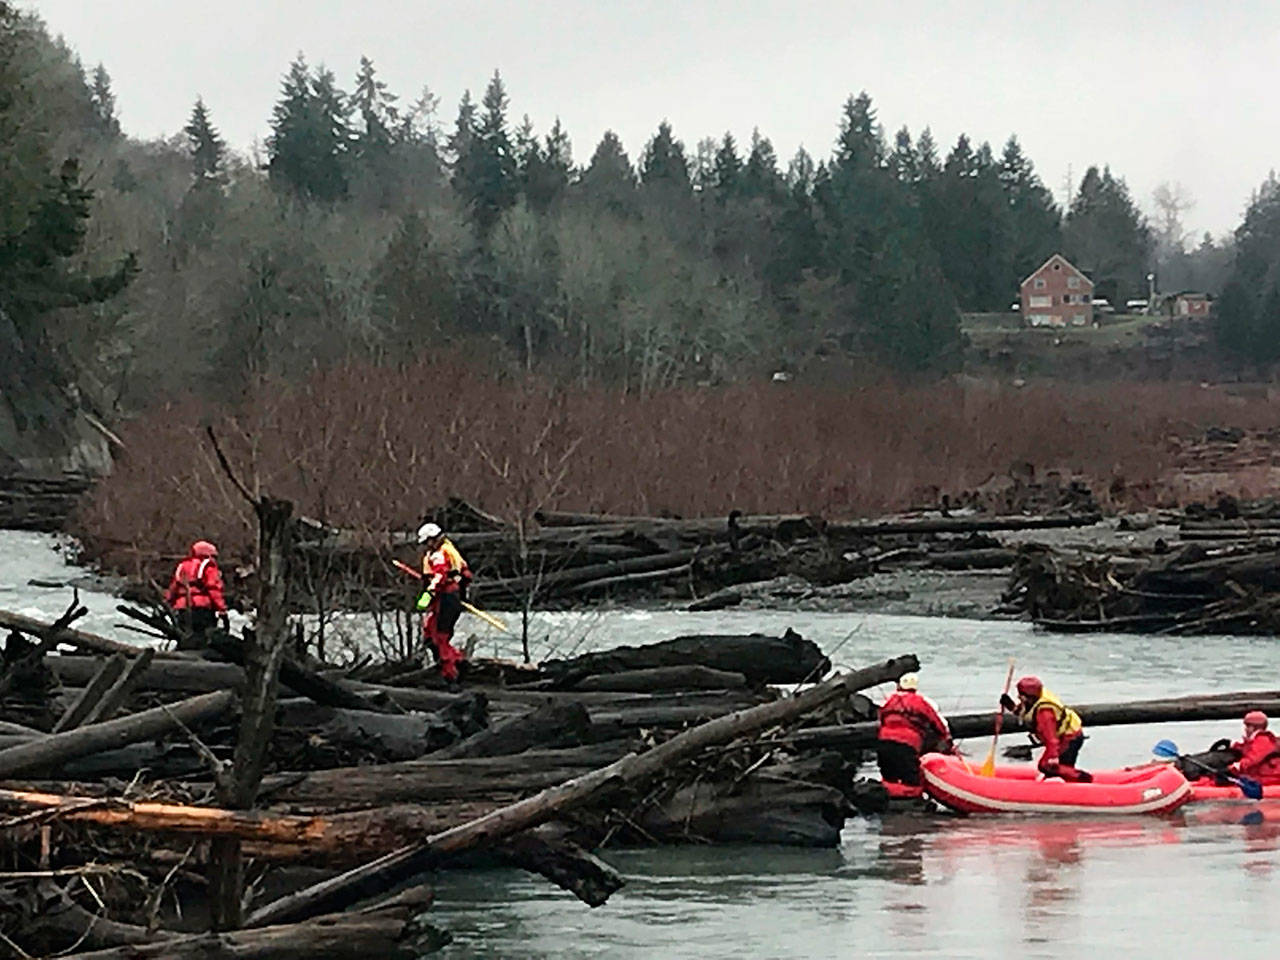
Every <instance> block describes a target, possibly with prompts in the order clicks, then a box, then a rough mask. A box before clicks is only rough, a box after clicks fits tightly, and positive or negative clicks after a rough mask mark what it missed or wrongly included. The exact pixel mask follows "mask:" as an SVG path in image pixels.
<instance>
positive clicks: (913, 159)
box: [889, 127, 920, 186]
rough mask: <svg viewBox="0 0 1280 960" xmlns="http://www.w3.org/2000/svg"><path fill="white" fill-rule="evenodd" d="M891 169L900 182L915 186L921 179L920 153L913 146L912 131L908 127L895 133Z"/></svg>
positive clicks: (890, 162)
mask: <svg viewBox="0 0 1280 960" xmlns="http://www.w3.org/2000/svg"><path fill="white" fill-rule="evenodd" d="M889 169H890V171H892V173H893V175H894V177H896V178H897V180H898V182H899V183H904V184H907V185H909V186H914V185H915V184H916V183H917V182H919V180H920V155H919V154H918V153H917V152H916V148H915V147H914V146H912V143H911V131H909V130H908V129H907V128H906V127H903V128H902V129H901V130H899V131H898V132H897V133H896V134H894V137H893V152H892V153H890V154H889Z"/></svg>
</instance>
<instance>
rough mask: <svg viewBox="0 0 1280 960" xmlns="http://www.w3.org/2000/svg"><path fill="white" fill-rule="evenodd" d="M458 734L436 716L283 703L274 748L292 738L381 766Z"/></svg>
mask: <svg viewBox="0 0 1280 960" xmlns="http://www.w3.org/2000/svg"><path fill="white" fill-rule="evenodd" d="M463 733H464V731H462V730H460V729H459V728H458V725H457V724H455V723H454V722H453V721H452V720H451V719H450V718H448V717H446V716H443V715H441V714H436V713H409V714H392V713H374V712H372V711H369V710H348V709H346V708H343V707H328V706H323V705H321V704H318V703H314V702H312V701H311V700H301V699H300V700H285V701H282V702H281V703H280V704H279V705H278V707H277V715H276V730H275V734H274V744H273V747H275V748H278V746H279V742H280V740H281V739H282V738H294V739H298V740H302V741H305V742H306V743H308V744H318V745H324V746H326V747H336V748H340V749H343V750H349V751H358V752H360V753H362V754H365V755H367V756H370V757H372V758H376V759H377V760H380V761H381V760H416V759H417V758H418V757H421V756H423V755H424V754H428V753H432V752H433V751H436V750H438V749H439V748H440V747H442V746H446V745H448V744H451V743H455V742H457V741H458V740H459V739H460V738H461V737H462V736H463ZM348 762H350V761H348Z"/></svg>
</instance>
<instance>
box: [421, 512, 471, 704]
mask: <svg viewBox="0 0 1280 960" xmlns="http://www.w3.org/2000/svg"><path fill="white" fill-rule="evenodd" d="M418 543H420V544H422V545H423V546H424V547H425V548H426V550H425V553H424V554H423V557H422V583H423V591H422V595H421V596H419V597H418V609H419V610H421V611H424V612H425V614H426V616H424V617H423V619H422V634H423V636H425V637H426V638H427V641H428V642H429V643H430V644H431V646H432V648H433V649H434V650H435V652H436V655H437V656H438V657H439V660H440V676H442V677H444V679H445V680H447V681H450V682H454V681H456V680H457V679H458V664H459V663H461V662H462V661H463V660H465V659H466V655H465V654H463V652H462V651H461V650H459V649H458V648H457V647H455V646H454V645H453V643H452V640H453V628H454V626H455V625H456V624H457V622H458V617H459V616H461V615H462V602H463V601H464V600H466V598H467V588H468V587H469V586H470V585H471V568H470V567H468V566H467V561H466V560H464V559H462V554H460V553H459V552H458V548H457V547H455V546H454V545H453V544H452V543H451V542H450V541H449V539H448V538H447V537H446V536H445V535H444V531H443V530H441V529H440V527H439V526H438V525H436V524H434V523H424V524H423V525H422V526H421V527H419V528H418Z"/></svg>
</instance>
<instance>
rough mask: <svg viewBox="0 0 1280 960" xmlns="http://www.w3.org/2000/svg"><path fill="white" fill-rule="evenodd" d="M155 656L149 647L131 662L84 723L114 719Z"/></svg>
mask: <svg viewBox="0 0 1280 960" xmlns="http://www.w3.org/2000/svg"><path fill="white" fill-rule="evenodd" d="M117 656H119V654H117ZM155 656H156V651H155V648H153V647H149V648H147V649H146V650H143V651H142V653H140V654H138V656H136V657H134V658H133V659H132V660H130V661H129V663H128V665H127V666H126V667H125V668H124V670H123V672H122V673H121V674H120V676H119V677H118V678H116V681H115V683H113V684H112V685H111V687H110V689H109V690H107V691H106V692H105V693H104V694H103V695H102V697H101V698H100V699H99V700H98V702H97V703H95V704H93V705H92V706H91V707H90V708H89V713H88V715H87V716H86V717H85V718H84V720H83V721H82V723H83V724H84V725H86V726H87V725H89V724H94V723H101V722H102V721H104V720H110V719H112V718H113V717H114V716H115V715H116V714H117V713H119V712H120V708H121V707H123V706H124V704H125V701H126V700H128V699H129V696H130V695H131V694H132V693H133V691H134V688H136V687H137V685H138V682H139V681H140V680H141V679H142V671H143V670H146V669H147V667H149V666H151V661H152V660H154V659H155ZM55 732H57V731H55Z"/></svg>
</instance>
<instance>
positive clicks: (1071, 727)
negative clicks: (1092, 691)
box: [1018, 689, 1084, 763]
mask: <svg viewBox="0 0 1280 960" xmlns="http://www.w3.org/2000/svg"><path fill="white" fill-rule="evenodd" d="M1018 716H1019V717H1020V718H1021V719H1022V722H1023V724H1025V725H1026V726H1028V727H1030V728H1031V730H1032V732H1033V733H1034V734H1035V735H1036V738H1037V739H1038V740H1039V741H1040V742H1041V743H1043V744H1044V756H1043V757H1041V762H1042V763H1043V762H1044V761H1045V760H1056V759H1057V758H1058V755H1059V754H1060V753H1061V752H1062V742H1063V741H1064V740H1070V739H1071V738H1073V737H1078V736H1080V735H1081V733H1082V731H1083V730H1084V723H1083V722H1082V721H1081V719H1080V714H1078V713H1076V712H1075V711H1074V710H1072V709H1071V708H1070V707H1068V706H1067V705H1066V704H1065V703H1063V702H1062V701H1061V700H1060V699H1058V697H1057V696H1055V695H1054V694H1053V693H1051V692H1050V691H1049V690H1046V689H1041V691H1040V698H1039V699H1038V700H1036V702H1035V703H1033V704H1031V706H1029V707H1025V708H1022V709H1019V710H1018Z"/></svg>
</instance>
